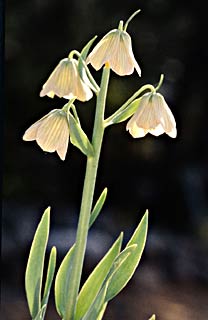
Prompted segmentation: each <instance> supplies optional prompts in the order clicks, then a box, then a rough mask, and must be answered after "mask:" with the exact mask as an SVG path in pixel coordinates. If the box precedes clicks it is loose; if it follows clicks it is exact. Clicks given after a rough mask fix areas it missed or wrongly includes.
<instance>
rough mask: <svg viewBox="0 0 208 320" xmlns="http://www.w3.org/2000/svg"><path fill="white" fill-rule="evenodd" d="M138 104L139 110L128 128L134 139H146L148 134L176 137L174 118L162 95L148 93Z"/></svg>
mask: <svg viewBox="0 0 208 320" xmlns="http://www.w3.org/2000/svg"><path fill="white" fill-rule="evenodd" d="M138 102H139V104H138V109H137V111H136V112H135V114H134V115H133V116H132V118H131V119H130V120H129V121H128V123H127V126H126V130H128V131H129V132H130V134H131V135H132V136H133V137H134V138H141V137H144V136H145V135H146V134H147V133H148V132H149V133H151V134H153V135H154V136H159V135H160V134H162V133H167V134H168V135H169V136H170V137H171V138H175V137H176V134H177V131H176V122H175V119H174V116H173V114H172V112H171V111H170V109H169V107H168V105H167V103H166V102H165V99H164V98H163V96H162V95H161V94H159V93H146V94H144V95H143V96H142V98H141V99H138Z"/></svg>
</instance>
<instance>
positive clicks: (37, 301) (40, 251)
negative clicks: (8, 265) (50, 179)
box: [25, 208, 50, 318]
mask: <svg viewBox="0 0 208 320" xmlns="http://www.w3.org/2000/svg"><path fill="white" fill-rule="evenodd" d="M49 224H50V208H47V209H46V210H45V212H44V214H43V216H42V219H41V221H40V223H39V225H38V228H37V230H36V232H35V236H34V239H33V242H32V246H31V249H30V254H29V258H28V262H27V268H26V273H25V290H26V295H27V301H28V306H29V310H30V314H31V316H32V318H35V317H36V316H37V315H38V313H39V311H40V310H41V289H42V279H43V266H44V259H45V252H46V246H47V242H48V235H49Z"/></svg>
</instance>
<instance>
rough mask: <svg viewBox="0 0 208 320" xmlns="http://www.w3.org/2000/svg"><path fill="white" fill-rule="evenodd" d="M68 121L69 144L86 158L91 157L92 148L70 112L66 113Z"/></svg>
mask: <svg viewBox="0 0 208 320" xmlns="http://www.w3.org/2000/svg"><path fill="white" fill-rule="evenodd" d="M68 121H69V130H70V141H71V143H72V144H73V145H74V146H76V147H77V148H78V149H80V151H82V152H83V153H84V154H85V155H86V156H91V155H93V147H92V145H91V143H90V142H89V139H88V138H87V135H86V134H85V132H84V131H83V130H82V128H81V126H80V124H79V123H78V122H77V121H76V120H75V119H74V117H73V116H72V114H71V113H70V112H69V113H68Z"/></svg>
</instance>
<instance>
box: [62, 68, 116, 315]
mask: <svg viewBox="0 0 208 320" xmlns="http://www.w3.org/2000/svg"><path fill="white" fill-rule="evenodd" d="M109 76H110V69H109V68H108V67H106V66H105V67H104V69H103V74H102V79H101V86H100V91H99V94H98V97H97V105H96V113H95V122H94V129H93V137H92V145H93V148H94V155H93V156H91V157H88V158H87V167H86V174H85V181H84V187H83V194H82V203H81V209H80V216H79V223H78V227H77V236H76V246H75V253H74V258H73V268H72V272H71V276H70V292H69V295H68V299H67V300H68V304H67V310H66V317H65V319H64V320H73V317H74V313H75V310H76V302H77V296H78V291H79V286H80V280H81V274H82V268H83V262H84V255H85V250H86V244H87V236H88V228H89V220H90V213H91V209H92V201H93V196H94V190H95V182H96V176H97V168H98V162H99V157H100V151H101V146H102V141H103V135H104V110H105V104H106V95H107V88H108V82H109Z"/></svg>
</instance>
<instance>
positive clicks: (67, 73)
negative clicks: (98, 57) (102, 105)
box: [40, 58, 93, 101]
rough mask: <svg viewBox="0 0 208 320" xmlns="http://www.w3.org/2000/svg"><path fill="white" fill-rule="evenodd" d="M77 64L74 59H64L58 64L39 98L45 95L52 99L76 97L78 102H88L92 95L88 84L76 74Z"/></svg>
mask: <svg viewBox="0 0 208 320" xmlns="http://www.w3.org/2000/svg"><path fill="white" fill-rule="evenodd" d="M77 67H78V62H77V60H76V59H73V58H71V59H69V58H65V59H63V60H61V61H60V62H59V64H58V65H57V67H56V68H55V70H54V71H53V72H52V74H51V75H50V77H49V78H48V80H47V81H46V83H45V84H44V85H43V88H42V90H41V92H40V96H41V97H43V96H45V95H47V96H49V97H50V98H53V97H54V95H57V96H58V97H59V98H62V97H63V98H66V99H73V98H74V97H76V98H77V99H78V100H80V101H88V100H90V99H91V98H92V96H93V93H92V91H91V89H90V88H89V86H88V84H87V83H86V82H84V81H83V80H82V79H81V77H80V75H79V72H78V69H77Z"/></svg>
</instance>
